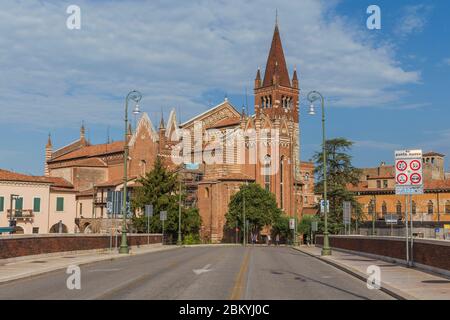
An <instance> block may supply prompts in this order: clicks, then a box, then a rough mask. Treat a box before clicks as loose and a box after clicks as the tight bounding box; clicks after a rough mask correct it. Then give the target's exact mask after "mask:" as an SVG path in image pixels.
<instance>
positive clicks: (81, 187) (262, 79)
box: [45, 24, 316, 242]
mask: <svg viewBox="0 0 450 320" xmlns="http://www.w3.org/2000/svg"><path fill="white" fill-rule="evenodd" d="M254 110H255V112H254V114H246V111H245V110H242V111H241V112H240V111H238V110H237V109H236V108H235V107H234V106H233V105H232V104H231V103H230V101H228V99H225V100H224V101H223V102H221V103H220V104H218V105H216V106H214V107H212V108H210V109H209V110H207V111H205V112H203V113H201V114H199V115H196V116H195V117H193V118H192V119H189V120H188V121H185V122H184V123H178V121H177V116H176V113H175V111H174V110H172V111H171V112H170V115H169V118H168V121H167V123H166V122H165V121H164V119H163V118H161V120H160V123H159V127H158V129H156V128H155V126H154V125H153V123H152V121H151V120H150V118H149V117H148V115H147V114H145V113H144V114H143V115H142V117H141V118H140V120H139V121H138V124H137V126H136V129H135V130H134V131H133V130H131V128H130V129H129V134H128V137H127V139H126V140H127V141H126V143H128V146H129V159H130V161H129V167H128V177H129V182H128V184H129V186H130V189H131V190H132V188H133V186H134V185H135V183H136V179H137V178H138V177H140V176H141V175H143V174H144V173H145V172H147V171H149V170H151V169H152V165H153V163H154V161H155V159H156V156H160V157H161V158H162V159H163V161H164V163H165V165H166V166H167V167H168V168H170V169H172V170H180V172H181V173H182V176H183V180H184V181H185V182H186V183H189V191H190V197H189V199H190V200H189V202H190V204H191V205H195V206H197V207H198V208H199V212H200V215H201V217H202V222H203V225H202V229H201V236H202V238H203V239H205V240H206V241H211V242H219V241H223V240H226V238H227V237H228V236H230V237H231V235H229V234H227V230H225V223H226V221H225V215H226V212H227V210H228V203H229V201H230V199H231V196H232V195H233V194H234V193H236V192H237V191H238V190H239V187H240V186H241V185H242V184H245V183H250V182H255V183H258V184H260V185H261V186H262V187H264V188H266V189H267V190H269V191H270V192H272V193H273V194H274V195H275V197H276V200H277V203H278V205H279V207H280V208H282V209H283V210H284V212H285V213H286V214H287V215H289V216H291V217H294V216H297V217H299V216H300V215H301V213H302V212H303V205H304V202H305V204H306V207H308V208H309V209H307V210H306V209H305V210H306V211H308V210H310V211H311V210H312V211H313V210H314V207H315V204H316V203H315V202H316V199H315V196H314V191H313V185H314V179H313V173H312V170H313V165H312V164H311V163H304V164H303V165H302V164H301V163H300V143H299V130H300V129H299V81H298V78H297V71H296V70H295V69H294V71H293V74H292V77H290V76H289V72H288V68H287V65H286V61H285V57H284V52H283V47H282V42H281V37H280V32H279V27H278V24H276V25H275V30H274V33H273V37H272V43H271V47H270V51H269V54H268V58H267V63H266V68H265V71H264V76H262V73H261V70H260V69H258V70H257V73H256V78H255V81H254ZM198 137H200V139H197V138H198ZM205 137H206V138H205ZM123 154H124V141H117V142H112V143H106V144H99V145H91V144H90V143H89V142H88V141H87V140H86V138H85V135H84V127H83V126H82V127H81V130H80V137H79V139H78V140H76V141H74V142H72V143H70V144H69V145H67V146H64V147H62V148H59V149H57V150H55V151H53V146H52V144H51V141H50V140H49V143H48V144H47V146H46V163H45V173H46V176H49V177H60V178H64V179H66V180H67V181H69V182H70V183H71V184H72V185H73V187H74V188H75V189H76V190H77V192H78V193H77V196H76V216H77V219H83V220H82V221H81V220H78V225H79V227H80V231H82V232H83V231H85V230H86V228H88V227H89V228H88V230H89V231H93V229H95V230H94V232H101V230H102V229H105V228H109V227H110V226H108V225H107V226H105V225H103V226H102V225H97V226H96V227H95V228H94V227H93V226H92V223H93V222H94V220H98V219H104V218H113V217H111V215H109V214H108V212H107V209H106V200H107V197H108V194H109V192H111V191H119V190H121V189H122V187H123ZM211 160H213V161H211ZM188 167H189V168H190V169H189V168H188ZM192 168H194V169H192ZM305 179H306V181H304V180H305ZM303 193H304V194H303ZM312 211H311V212H312ZM232 237H234V233H233V235H232Z"/></svg>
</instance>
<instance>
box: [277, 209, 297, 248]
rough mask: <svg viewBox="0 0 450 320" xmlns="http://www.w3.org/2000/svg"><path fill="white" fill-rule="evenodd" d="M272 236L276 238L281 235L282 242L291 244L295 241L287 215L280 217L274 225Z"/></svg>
mask: <svg viewBox="0 0 450 320" xmlns="http://www.w3.org/2000/svg"><path fill="white" fill-rule="evenodd" d="M272 234H273V235H274V237H275V236H276V235H277V234H279V235H280V239H281V241H283V240H285V241H286V242H288V243H289V242H291V241H292V239H293V236H294V235H293V232H292V230H291V229H290V228H289V217H288V216H287V215H284V214H283V215H280V216H279V217H277V218H276V219H275V222H274V223H273V224H272Z"/></svg>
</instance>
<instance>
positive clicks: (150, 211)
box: [145, 204, 153, 244]
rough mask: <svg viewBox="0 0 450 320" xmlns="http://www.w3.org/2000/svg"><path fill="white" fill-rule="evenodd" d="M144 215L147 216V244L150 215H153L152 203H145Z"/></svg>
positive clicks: (148, 240)
mask: <svg viewBox="0 0 450 320" xmlns="http://www.w3.org/2000/svg"><path fill="white" fill-rule="evenodd" d="M145 216H146V217H147V244H150V217H153V205H152V204H146V205H145Z"/></svg>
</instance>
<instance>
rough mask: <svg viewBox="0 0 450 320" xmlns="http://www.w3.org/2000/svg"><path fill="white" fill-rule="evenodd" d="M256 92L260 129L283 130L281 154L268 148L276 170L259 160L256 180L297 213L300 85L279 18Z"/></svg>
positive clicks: (282, 206) (292, 212)
mask: <svg viewBox="0 0 450 320" xmlns="http://www.w3.org/2000/svg"><path fill="white" fill-rule="evenodd" d="M277 20H278V19H277ZM254 94H255V127H256V132H257V133H258V132H261V131H262V130H263V129H269V128H270V129H271V130H277V131H278V132H279V141H278V142H276V143H278V145H279V152H278V154H270V153H271V151H270V149H269V151H268V152H269V154H268V158H269V161H270V162H271V166H276V169H275V171H272V174H270V175H268V174H266V173H265V172H266V171H265V169H264V166H265V164H264V163H262V164H261V163H259V162H258V165H257V170H256V171H257V172H256V181H257V182H258V183H259V184H261V186H263V187H265V188H266V189H267V190H269V191H271V192H272V193H274V194H275V196H276V199H277V203H278V205H279V207H280V208H282V209H283V210H284V211H285V212H286V213H287V214H288V215H289V216H293V215H294V212H297V213H298V212H299V211H300V208H299V207H300V206H299V205H298V202H297V203H296V204H294V202H295V201H297V199H296V198H297V197H295V198H294V185H296V181H298V180H299V170H298V168H299V167H300V161H299V153H300V144H299V110H298V106H299V85H298V78H297V71H296V70H295V69H294V72H293V76H292V79H290V77H289V72H288V69H287V66H286V60H285V57H284V52H283V46H282V43H281V37H280V31H279V28H278V21H277V22H276V23H275V30H274V33H273V38H272V44H271V47H270V51H269V56H268V58H267V63H266V68H265V72H264V78H263V79H262V78H261V70H260V69H258V71H257V73H256V78H255V88H254ZM272 143H273V142H272ZM272 152H273V151H272ZM294 164H295V166H294ZM266 165H267V164H266ZM261 167H263V168H262V170H261ZM294 168H295V169H294ZM272 170H274V168H273V167H272ZM294 177H295V179H294Z"/></svg>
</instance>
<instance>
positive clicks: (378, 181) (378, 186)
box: [377, 180, 381, 189]
mask: <svg viewBox="0 0 450 320" xmlns="http://www.w3.org/2000/svg"><path fill="white" fill-rule="evenodd" d="M377 188H378V189H381V181H380V180H377Z"/></svg>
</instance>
